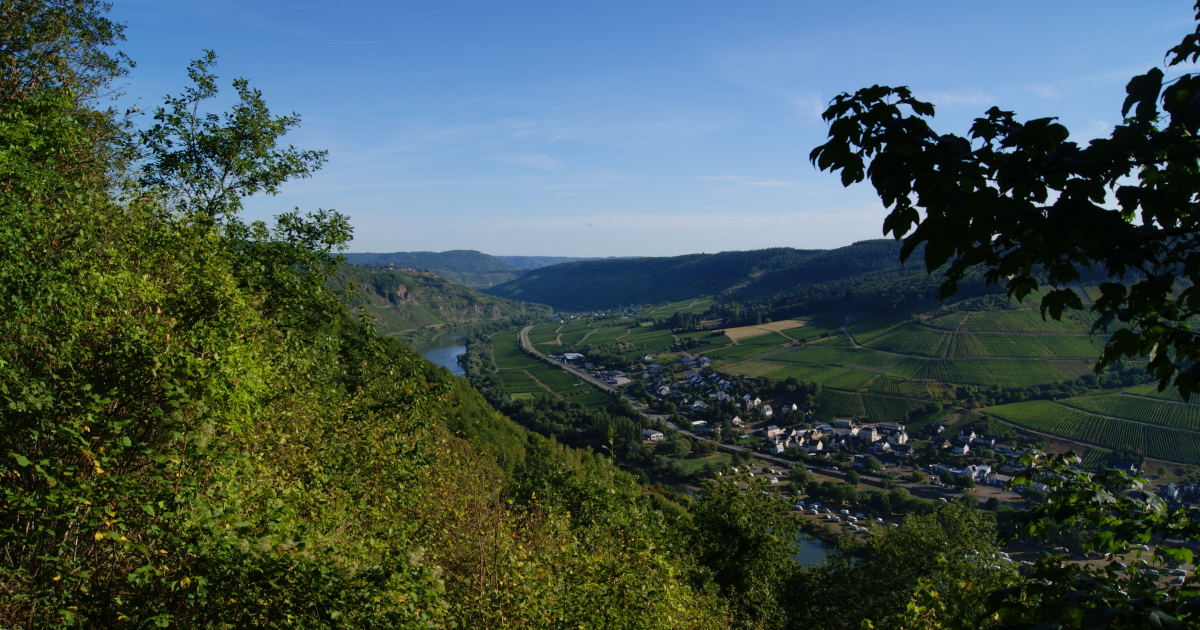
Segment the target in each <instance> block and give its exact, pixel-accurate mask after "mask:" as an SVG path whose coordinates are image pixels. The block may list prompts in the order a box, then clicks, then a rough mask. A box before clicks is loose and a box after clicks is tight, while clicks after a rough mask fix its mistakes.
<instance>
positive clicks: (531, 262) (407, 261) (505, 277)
mask: <svg viewBox="0 0 1200 630" xmlns="http://www.w3.org/2000/svg"><path fill="white" fill-rule="evenodd" d="M342 255H343V256H345V258H346V261H347V262H349V263H350V264H352V265H381V266H388V265H394V266H396V267H401V268H406V269H425V270H427V271H432V272H433V273H436V274H437V275H439V276H441V277H443V278H446V279H447V280H451V281H454V282H457V283H459V284H465V285H466V286H469V287H471V288H474V289H479V288H483V287H491V286H495V285H498V284H503V283H505V282H508V281H510V280H514V279H516V278H518V277H520V276H521V275H522V274H523V273H525V272H526V271H528V270H530V269H538V268H540V267H545V266H547V265H556V264H559V263H565V262H575V261H581V260H597V259H595V258H569V257H565V256H492V255H489V254H484V253H482V252H477V251H475V250H470V249H455V250H450V251H446V252H392V253H388V254H380V253H370V252H367V253H358V254H342Z"/></svg>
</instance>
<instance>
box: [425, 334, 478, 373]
mask: <svg viewBox="0 0 1200 630" xmlns="http://www.w3.org/2000/svg"><path fill="white" fill-rule="evenodd" d="M466 339H467V337H466V335H446V336H444V337H438V338H437V339H434V340H433V341H426V342H425V343H418V344H416V345H414V346H413V349H414V350H416V351H417V352H419V353H420V354H421V356H423V357H425V358H426V359H429V360H430V361H433V362H434V363H436V364H438V365H440V366H442V367H444V368H446V369H447V370H450V371H451V372H453V373H454V374H457V375H459V376H462V375H463V374H465V372H463V369H462V366H460V365H459V364H458V355H460V354H463V353H465V352H466V351H467V346H466Z"/></svg>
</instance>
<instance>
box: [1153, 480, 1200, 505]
mask: <svg viewBox="0 0 1200 630" xmlns="http://www.w3.org/2000/svg"><path fill="white" fill-rule="evenodd" d="M1158 496H1159V497H1160V498H1161V499H1162V500H1163V501H1166V502H1167V504H1168V505H1170V506H1171V507H1176V506H1179V505H1186V506H1191V507H1195V506H1196V505H1197V504H1200V486H1180V485H1175V484H1173V483H1169V484H1167V485H1165V486H1163V487H1161V488H1159V489H1158Z"/></svg>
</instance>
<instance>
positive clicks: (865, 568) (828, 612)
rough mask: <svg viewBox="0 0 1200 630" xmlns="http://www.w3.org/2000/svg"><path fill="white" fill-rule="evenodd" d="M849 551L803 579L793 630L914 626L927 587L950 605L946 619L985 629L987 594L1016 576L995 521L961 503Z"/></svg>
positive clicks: (796, 587)
mask: <svg viewBox="0 0 1200 630" xmlns="http://www.w3.org/2000/svg"><path fill="white" fill-rule="evenodd" d="M849 551H850V553H835V554H834V555H833V556H831V558H830V561H828V562H827V563H825V564H824V565H819V566H818V567H816V568H815V569H810V570H809V571H806V572H804V573H802V574H799V575H797V576H796V578H795V579H794V580H793V582H792V584H790V585H789V590H791V591H792V592H794V593H797V594H800V595H801V596H798V597H793V598H791V603H793V605H794V607H793V608H792V609H791V610H789V612H790V613H791V615H790V618H789V620H788V625H787V627H788V628H797V629H799V628H826V629H844V630H852V629H853V630H857V629H858V628H866V627H873V628H908V627H911V626H910V624H908V623H905V620H904V619H903V618H902V615H904V613H905V610H906V608H909V604H910V602H912V601H913V599H914V595H919V594H920V593H922V592H924V591H926V590H932V591H934V592H936V593H937V595H938V597H939V598H940V600H941V601H942V602H943V604H944V606H945V610H944V611H943V613H942V615H941V616H940V620H941V621H945V622H949V623H956V624H957V625H955V626H954V627H971V628H979V627H986V626H987V625H990V624H987V623H979V622H980V621H983V620H984V617H985V615H986V614H987V610H986V599H985V598H984V597H981V596H980V595H981V591H982V590H983V589H986V588H995V587H998V586H1004V585H1007V584H1009V583H1011V581H1012V580H1013V579H1014V578H1015V577H1016V576H1015V571H1013V570H1012V569H1011V568H1008V567H1007V566H1002V565H1004V563H1002V562H1000V559H999V558H1000V556H999V549H998V547H997V539H996V532H995V528H994V527H993V526H992V524H991V523H990V521H988V520H987V519H985V518H984V517H983V516H982V515H981V514H980V512H978V511H977V510H972V509H969V508H966V507H964V506H960V505H955V504H942V505H940V506H939V507H938V508H937V509H936V510H934V511H933V512H932V513H931V514H928V515H922V516H910V517H908V518H906V519H905V520H904V522H903V523H902V524H901V525H900V527H898V528H892V527H887V528H883V529H880V530H878V531H877V533H876V534H875V536H874V540H873V543H872V545H871V548H870V553H869V554H855V553H854V551H857V550H855V549H851V550H849ZM847 593H852V594H853V595H852V596H847ZM864 620H866V621H869V625H868V624H864V623H863V621H864Z"/></svg>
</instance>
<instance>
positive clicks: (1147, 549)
mask: <svg viewBox="0 0 1200 630" xmlns="http://www.w3.org/2000/svg"><path fill="white" fill-rule="evenodd" d="M1134 549H1137V550H1138V551H1150V547H1149V546H1148V545H1138V546H1137V547H1134Z"/></svg>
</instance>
